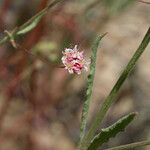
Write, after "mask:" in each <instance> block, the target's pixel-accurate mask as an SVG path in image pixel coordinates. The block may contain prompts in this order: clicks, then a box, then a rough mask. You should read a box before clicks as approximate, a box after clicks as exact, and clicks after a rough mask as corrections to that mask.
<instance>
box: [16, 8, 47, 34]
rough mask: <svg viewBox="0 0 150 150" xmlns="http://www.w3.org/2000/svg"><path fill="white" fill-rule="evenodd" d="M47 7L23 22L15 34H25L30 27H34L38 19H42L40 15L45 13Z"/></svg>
mask: <svg viewBox="0 0 150 150" xmlns="http://www.w3.org/2000/svg"><path fill="white" fill-rule="evenodd" d="M46 11H47V9H44V10H43V11H41V12H39V13H38V14H37V15H35V16H34V17H33V18H31V19H30V20H29V21H27V22H26V23H25V24H23V25H22V26H21V27H20V28H19V29H18V31H17V35H21V34H25V33H27V32H29V31H31V30H32V29H34V28H35V27H36V26H37V24H38V23H39V21H40V20H41V19H42V17H43V16H44V15H45V13H46Z"/></svg>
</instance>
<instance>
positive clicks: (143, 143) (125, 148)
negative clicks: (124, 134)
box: [105, 140, 150, 150]
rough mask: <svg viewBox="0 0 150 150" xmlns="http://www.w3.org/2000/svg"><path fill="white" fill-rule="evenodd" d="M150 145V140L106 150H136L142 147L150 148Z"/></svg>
mask: <svg viewBox="0 0 150 150" xmlns="http://www.w3.org/2000/svg"><path fill="white" fill-rule="evenodd" d="M148 145H150V140H146V141H141V142H136V143H131V144H126V145H121V146H117V147H113V148H108V149H105V150H128V149H132V148H136V147H142V146H148Z"/></svg>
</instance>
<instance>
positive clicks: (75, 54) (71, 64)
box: [61, 45, 90, 74]
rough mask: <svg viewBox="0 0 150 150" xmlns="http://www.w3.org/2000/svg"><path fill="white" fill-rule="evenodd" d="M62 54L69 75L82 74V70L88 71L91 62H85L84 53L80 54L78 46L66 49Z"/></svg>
mask: <svg viewBox="0 0 150 150" xmlns="http://www.w3.org/2000/svg"><path fill="white" fill-rule="evenodd" d="M62 53H63V57H62V59H61V60H62V62H63V64H64V66H65V69H67V70H68V71H69V73H71V74H73V73H76V74H81V72H82V70H85V71H88V66H89V64H90V61H86V60H85V58H84V54H83V51H82V52H79V50H78V48H77V45H75V47H74V48H73V49H70V48H66V49H65V51H64V52H62Z"/></svg>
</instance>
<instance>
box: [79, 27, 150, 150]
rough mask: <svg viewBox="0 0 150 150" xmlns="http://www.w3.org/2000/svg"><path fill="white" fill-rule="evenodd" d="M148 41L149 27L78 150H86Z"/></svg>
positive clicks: (149, 39) (149, 35) (149, 38)
mask: <svg viewBox="0 0 150 150" xmlns="http://www.w3.org/2000/svg"><path fill="white" fill-rule="evenodd" d="M149 41H150V27H149V29H148V31H147V33H146V35H145V37H144V39H143V40H142V42H141V44H140V46H139V48H138V49H137V50H136V52H135V53H134V55H133V57H132V58H131V60H130V61H129V63H128V64H127V66H126V68H125V69H124V71H123V72H122V74H121V75H120V77H119V79H118V81H117V82H116V84H115V85H114V87H113V88H112V90H111V92H110V94H109V95H108V97H107V98H106V99H105V101H104V102H103V104H102V106H101V108H100V109H99V111H98V113H97V114H96V117H95V120H94V121H93V123H92V126H91V128H90V129H89V131H88V133H87V135H85V138H84V139H83V140H82V144H81V149H80V150H86V149H87V148H88V146H89V144H90V142H91V140H92V138H93V137H94V134H95V132H96V130H97V129H98V128H99V126H100V125H101V122H102V120H103V119H104V117H105V115H106V113H107V111H108V109H109V107H110V106H111V104H112V103H113V102H114V101H115V100H116V99H115V98H116V96H117V94H118V91H119V90H120V88H121V86H122V84H123V83H124V81H125V80H126V78H127V77H128V75H129V74H130V72H131V71H132V70H133V68H134V66H135V63H136V62H137V60H138V59H139V58H140V56H141V55H142V53H143V52H144V50H145V48H146V47H147V45H148V43H149Z"/></svg>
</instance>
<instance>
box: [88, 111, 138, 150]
mask: <svg viewBox="0 0 150 150" xmlns="http://www.w3.org/2000/svg"><path fill="white" fill-rule="evenodd" d="M136 115H137V113H135V112H133V113H131V114H129V115H126V116H124V117H123V118H121V119H119V120H118V121H117V122H116V123H114V124H113V125H111V126H109V127H108V128H105V129H102V130H101V132H100V133H99V134H98V135H96V136H95V137H94V138H93V140H92V142H91V144H90V146H89V148H88V150H96V149H97V148H98V147H99V146H101V145H102V144H103V143H105V142H107V141H108V140H109V139H110V138H112V137H115V136H116V135H117V134H118V133H119V132H121V131H124V130H125V128H126V126H127V125H128V124H129V123H131V122H132V121H133V119H134V118H135V116H136Z"/></svg>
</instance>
